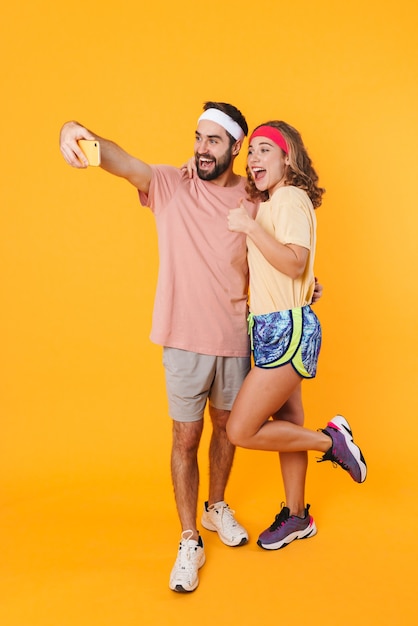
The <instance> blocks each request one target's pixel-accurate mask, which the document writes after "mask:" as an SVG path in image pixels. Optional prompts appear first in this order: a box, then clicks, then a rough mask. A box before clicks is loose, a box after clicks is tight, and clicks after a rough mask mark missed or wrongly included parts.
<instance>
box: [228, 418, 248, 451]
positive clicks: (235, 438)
mask: <svg viewBox="0 0 418 626" xmlns="http://www.w3.org/2000/svg"><path fill="white" fill-rule="evenodd" d="M226 434H227V436H228V439H229V441H230V442H231V443H232V445H234V446H241V447H245V443H244V441H245V438H244V433H243V432H242V427H241V425H240V424H239V422H238V421H236V420H231V419H229V420H228V422H227V424H226Z"/></svg>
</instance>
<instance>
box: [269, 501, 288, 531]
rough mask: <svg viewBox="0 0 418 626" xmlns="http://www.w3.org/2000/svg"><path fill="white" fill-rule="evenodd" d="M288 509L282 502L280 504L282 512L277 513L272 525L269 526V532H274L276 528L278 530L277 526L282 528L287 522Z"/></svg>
mask: <svg viewBox="0 0 418 626" xmlns="http://www.w3.org/2000/svg"><path fill="white" fill-rule="evenodd" d="M289 513H290V511H289V509H288V507H287V506H284V502H282V510H281V511H280V513H277V515H276V517H275V519H274V522H273V523H272V525H271V526H270V528H269V530H270V531H271V532H273V531H274V530H276V529H277V528H279V526H283V525H284V524H285V523H286V522H287V520H288V519H289V517H290V516H289Z"/></svg>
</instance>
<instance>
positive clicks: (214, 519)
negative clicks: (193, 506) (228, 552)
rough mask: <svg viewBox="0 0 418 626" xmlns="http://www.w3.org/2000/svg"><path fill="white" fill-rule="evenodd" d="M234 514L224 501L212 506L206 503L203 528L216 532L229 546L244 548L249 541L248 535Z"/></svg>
mask: <svg viewBox="0 0 418 626" xmlns="http://www.w3.org/2000/svg"><path fill="white" fill-rule="evenodd" d="M234 513H235V511H233V510H232V509H230V508H229V506H228V505H227V504H226V502H224V501H223V500H222V501H221V502H216V503H215V504H211V505H210V506H208V503H207V502H205V508H204V511H203V515H202V526H203V527H204V528H206V530H214V531H216V532H217V533H218V535H219V537H220V539H221V541H223V543H225V544H226V545H227V546H243V545H244V544H245V543H247V541H248V533H247V531H246V530H245V528H243V527H242V526H241V524H238V522H237V520H236V519H235V517H234Z"/></svg>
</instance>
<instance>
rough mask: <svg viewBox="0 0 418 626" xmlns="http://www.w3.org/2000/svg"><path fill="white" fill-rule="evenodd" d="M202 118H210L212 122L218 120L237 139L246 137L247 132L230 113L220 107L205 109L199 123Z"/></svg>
mask: <svg viewBox="0 0 418 626" xmlns="http://www.w3.org/2000/svg"><path fill="white" fill-rule="evenodd" d="M200 120H209V121H210V122H216V123H217V124H219V126H222V128H225V130H227V131H228V133H229V134H230V135H232V136H233V138H234V139H235V140H236V141H238V140H239V139H244V137H245V133H244V131H243V130H242V128H241V126H240V125H239V124H237V123H236V122H234V120H233V119H232V117H229V115H227V114H226V113H223V111H220V110H219V109H207V111H204V113H202V115H201V116H200V117H199V119H198V120H197V122H198V123H199V122H200Z"/></svg>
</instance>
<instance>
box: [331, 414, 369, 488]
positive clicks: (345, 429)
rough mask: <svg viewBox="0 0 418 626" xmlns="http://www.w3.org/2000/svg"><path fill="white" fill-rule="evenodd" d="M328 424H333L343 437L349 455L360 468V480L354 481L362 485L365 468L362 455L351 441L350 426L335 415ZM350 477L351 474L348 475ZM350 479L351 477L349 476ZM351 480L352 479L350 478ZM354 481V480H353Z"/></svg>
mask: <svg viewBox="0 0 418 626" xmlns="http://www.w3.org/2000/svg"><path fill="white" fill-rule="evenodd" d="M330 424H335V425H336V426H337V428H338V430H339V431H340V432H341V433H342V434H343V435H344V438H345V441H346V444H347V447H348V449H349V450H350V452H351V454H352V455H353V457H354V458H355V460H356V463H357V465H358V466H359V468H360V480H359V481H356V482H359V483H364V481H365V480H366V476H367V466H366V463H365V461H364V460H363V458H362V457H363V455H362V453H361V450H360V448H359V447H358V445H357V444H355V443H354V441H353V433H352V431H351V427H350V424H349V423H348V422H347V420H346V419H345V417H343V416H342V415H336V416H335V417H334V418H333V419H332V420H331V421H330ZM350 476H351V474H350ZM351 477H352V476H351ZM352 478H353V477H352ZM354 480H355V479H354Z"/></svg>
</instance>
